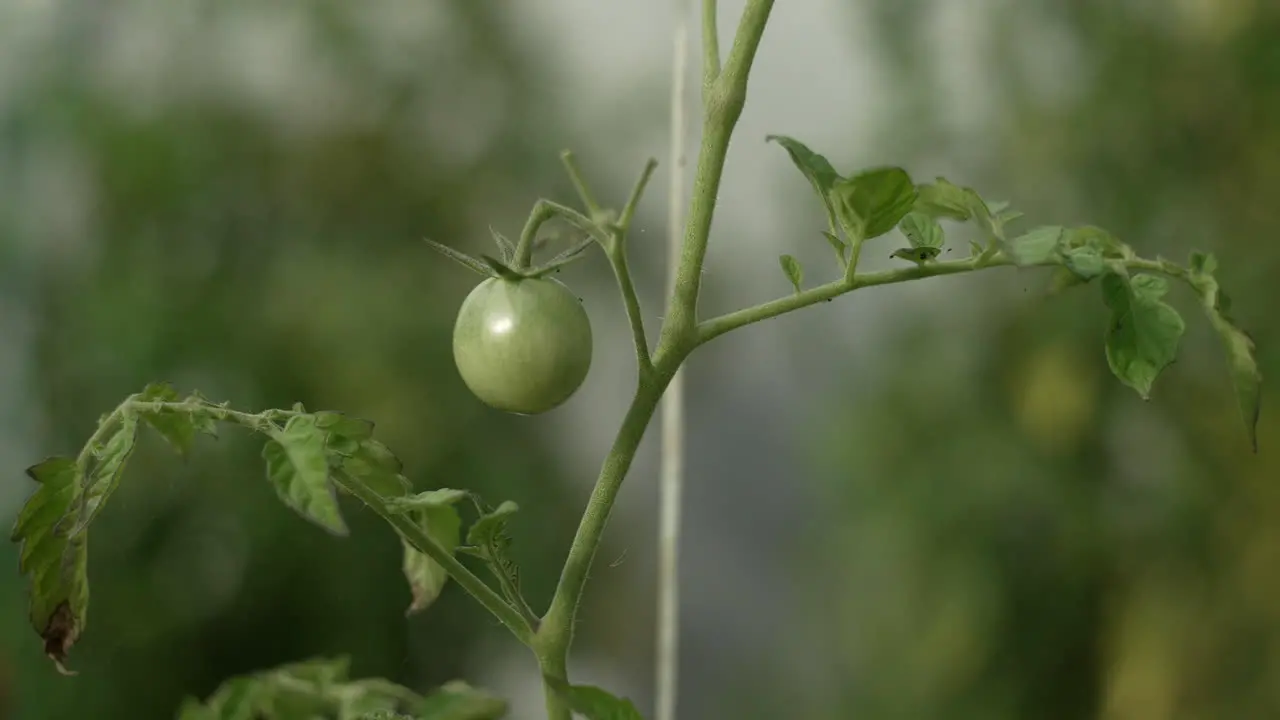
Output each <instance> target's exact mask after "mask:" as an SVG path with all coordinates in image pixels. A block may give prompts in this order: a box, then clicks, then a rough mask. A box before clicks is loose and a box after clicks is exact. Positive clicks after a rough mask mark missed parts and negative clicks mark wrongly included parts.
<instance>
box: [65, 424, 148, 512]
mask: <svg viewBox="0 0 1280 720" xmlns="http://www.w3.org/2000/svg"><path fill="white" fill-rule="evenodd" d="M103 422H104V423H107V424H108V425H107V427H110V428H111V432H110V433H109V434H108V435H107V436H106V439H105V441H103V442H102V444H101V445H99V446H97V447H92V448H90V449H89V455H88V458H87V463H86V465H87V466H86V468H85V474H84V485H83V487H82V494H81V495H80V515H79V517H78V518H77V519H76V523H75V526H74V527H73V528H72V529H71V533H70V536H71V537H75V536H77V535H79V534H81V533H83V532H84V531H86V530H88V529H89V524H90V523H92V522H93V521H94V519H95V518H97V517H98V513H100V512H102V508H104V507H105V506H106V504H107V500H108V499H110V497H111V494H112V493H114V492H115V491H116V488H117V487H119V486H120V478H121V477H122V476H123V475H124V468H125V465H126V464H128V462H129V457H130V456H131V455H133V448H134V445H135V443H136V442H137V439H138V416H137V415H135V414H134V413H133V412H131V411H120V412H118V413H112V414H111V415H108V416H107V417H106V419H105V420H103ZM101 427H102V426H101V425H100V426H99V428H100V429H101Z"/></svg>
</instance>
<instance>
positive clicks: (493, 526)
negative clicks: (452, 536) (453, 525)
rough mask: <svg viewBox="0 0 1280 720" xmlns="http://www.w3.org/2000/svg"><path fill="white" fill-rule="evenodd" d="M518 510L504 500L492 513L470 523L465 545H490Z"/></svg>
mask: <svg viewBox="0 0 1280 720" xmlns="http://www.w3.org/2000/svg"><path fill="white" fill-rule="evenodd" d="M519 509H520V506H519V505H516V504H515V503H513V502H511V501H510V500H506V501H504V502H503V503H502V504H501V505H499V506H498V507H497V508H496V509H494V510H493V511H492V512H488V513H485V514H484V515H482V516H480V517H479V518H478V519H477V520H476V521H475V522H474V523H472V525H471V529H470V530H468V531H467V544H468V545H488V544H490V543H492V542H493V541H494V539H495V538H496V537H498V535H500V534H501V533H503V532H504V531H505V530H506V527H507V522H508V521H509V520H510V519H511V516H512V515H514V514H515V513H516V511H518V510H519Z"/></svg>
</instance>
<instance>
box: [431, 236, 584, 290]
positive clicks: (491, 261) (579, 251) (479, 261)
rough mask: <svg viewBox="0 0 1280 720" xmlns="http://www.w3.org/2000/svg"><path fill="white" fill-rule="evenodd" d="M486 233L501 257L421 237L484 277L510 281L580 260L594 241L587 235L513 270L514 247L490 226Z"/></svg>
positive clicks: (440, 251)
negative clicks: (537, 262) (541, 259)
mask: <svg viewBox="0 0 1280 720" xmlns="http://www.w3.org/2000/svg"><path fill="white" fill-rule="evenodd" d="M490 232H491V233H492V234H493V239H494V242H495V243H497V245H498V249H499V251H500V252H501V255H502V256H503V257H502V259H498V258H495V257H493V256H492V255H487V254H481V255H480V257H479V258H475V257H472V256H470V255H468V254H466V253H464V252H462V251H460V250H455V249H453V248H451V247H449V246H448V245H442V244H440V243H438V242H436V241H434V240H431V239H429V238H424V239H423V240H424V241H425V242H426V243H427V245H428V246H429V247H430V248H431V249H432V250H435V251H436V252H438V253H440V254H441V255H444V256H445V257H447V258H449V259H450V260H452V261H454V262H456V263H458V264H459V265H462V266H463V267H465V268H467V269H468V270H471V271H472V272H475V273H478V274H480V275H483V276H485V277H490V278H497V279H501V280H511V281H519V280H527V279H532V278H540V277H543V276H545V275H549V274H550V273H553V272H555V271H557V270H559V269H560V268H562V267H564V266H565V265H568V264H569V263H571V262H573V261H575V260H578V259H580V258H581V257H582V255H583V253H585V252H586V250H587V248H589V247H591V245H592V244H594V243H595V242H596V240H595V238H593V237H590V236H588V237H586V238H584V239H582V240H580V241H578V242H577V243H575V244H574V245H573V246H572V247H570V248H568V249H567V250H565V251H563V252H561V253H560V254H558V255H556V256H555V257H553V258H551V259H550V260H548V261H546V262H545V263H542V264H541V265H537V266H534V267H532V268H528V269H517V268H516V267H514V266H513V264H512V254H513V253H514V250H513V249H512V245H511V241H510V240H507V239H506V238H505V237H504V236H503V235H502V234H501V233H499V232H497V231H496V230H493V229H492V228H490Z"/></svg>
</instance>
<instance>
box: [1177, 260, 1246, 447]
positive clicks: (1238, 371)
mask: <svg viewBox="0 0 1280 720" xmlns="http://www.w3.org/2000/svg"><path fill="white" fill-rule="evenodd" d="M1217 268H1218V261H1217V259H1216V258H1215V257H1214V256H1213V255H1211V254H1206V253H1193V254H1192V256H1191V282H1192V285H1194V286H1195V287H1196V289H1197V290H1198V291H1199V292H1200V299H1201V304H1202V305H1203V306H1204V309H1205V314H1207V315H1208V316H1209V323H1210V324H1211V325H1212V326H1213V329H1214V330H1215V331H1216V332H1217V333H1218V337H1219V338H1221V340H1222V345H1223V347H1224V348H1225V349H1226V351H1227V363H1228V366H1229V368H1230V371H1231V384H1232V386H1233V388H1234V389H1235V395H1236V404H1237V405H1238V406H1239V408H1240V416H1241V417H1242V418H1243V419H1244V424H1245V433H1246V434H1247V435H1248V438H1249V446H1250V447H1251V448H1253V451H1254V452H1255V453H1256V452H1258V417H1259V415H1260V414H1261V410H1262V371H1261V370H1259V368H1258V359H1257V354H1256V348H1255V346H1254V343H1253V338H1251V337H1249V334H1248V333H1246V332H1245V331H1244V330H1242V329H1241V328H1240V327H1239V326H1238V325H1236V323H1235V321H1234V320H1233V319H1232V318H1231V315H1230V312H1231V301H1230V299H1229V298H1228V297H1227V294H1226V293H1224V292H1223V291H1222V288H1221V287H1219V285H1218V280H1217V278H1215V277H1214V276H1213V271H1214V270H1217Z"/></svg>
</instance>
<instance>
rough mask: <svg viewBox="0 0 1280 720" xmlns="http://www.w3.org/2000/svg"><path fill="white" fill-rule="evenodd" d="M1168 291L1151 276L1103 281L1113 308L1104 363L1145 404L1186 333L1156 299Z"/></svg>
mask: <svg viewBox="0 0 1280 720" xmlns="http://www.w3.org/2000/svg"><path fill="white" fill-rule="evenodd" d="M1167 290H1168V284H1167V283H1166V282H1165V281H1164V280H1163V278H1159V277H1156V276H1154V275H1139V276H1137V277H1134V278H1133V279H1132V280H1130V279H1128V278H1125V277H1124V276H1122V275H1117V274H1115V273H1108V274H1106V275H1104V276H1103V277H1102V297H1103V301H1104V302H1105V303H1106V305H1107V307H1108V308H1110V309H1111V322H1110V325H1109V327H1108V328H1107V338H1106V349H1107V364H1108V365H1110V366H1111V372H1112V373H1114V374H1115V376H1116V377H1117V378H1119V379H1120V381H1121V382H1123V383H1124V384H1126V385H1128V386H1129V387H1131V388H1133V389H1134V390H1136V391H1137V392H1138V394H1139V395H1141V396H1142V398H1143V399H1144V400H1145V399H1147V398H1150V397H1151V386H1152V385H1153V384H1154V383H1155V380H1156V377H1157V376H1159V374H1160V372H1161V371H1162V370H1164V369H1165V368H1166V367H1167V366H1168V365H1169V364H1170V363H1172V362H1173V361H1174V359H1175V358H1176V357H1177V354H1178V343H1179V341H1180V340H1181V339H1182V333H1183V332H1184V331H1185V330H1186V324H1185V323H1184V322H1183V321H1182V317H1181V316H1180V315H1178V312H1177V311H1176V310H1174V309H1173V308H1172V307H1170V306H1169V305H1167V304H1165V303H1163V302H1161V300H1160V298H1161V297H1163V296H1164V293H1165V292H1166V291H1167Z"/></svg>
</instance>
